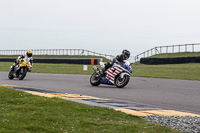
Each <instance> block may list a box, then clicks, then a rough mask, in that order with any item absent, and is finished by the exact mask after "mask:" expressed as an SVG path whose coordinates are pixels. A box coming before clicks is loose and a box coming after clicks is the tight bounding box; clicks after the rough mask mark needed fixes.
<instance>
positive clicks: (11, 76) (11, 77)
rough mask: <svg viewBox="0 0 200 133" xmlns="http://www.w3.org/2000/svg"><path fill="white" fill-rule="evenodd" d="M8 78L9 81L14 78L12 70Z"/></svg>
mask: <svg viewBox="0 0 200 133" xmlns="http://www.w3.org/2000/svg"><path fill="white" fill-rule="evenodd" d="M8 78H9V79H13V78H14V76H13V71H12V70H10V72H9V73H8Z"/></svg>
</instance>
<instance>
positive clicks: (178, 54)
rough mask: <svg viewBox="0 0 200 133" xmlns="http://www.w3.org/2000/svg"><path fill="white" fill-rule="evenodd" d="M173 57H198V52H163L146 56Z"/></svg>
mask: <svg viewBox="0 0 200 133" xmlns="http://www.w3.org/2000/svg"><path fill="white" fill-rule="evenodd" d="M174 57H200V52H181V53H165V54H157V55H153V56H150V57H148V58H174Z"/></svg>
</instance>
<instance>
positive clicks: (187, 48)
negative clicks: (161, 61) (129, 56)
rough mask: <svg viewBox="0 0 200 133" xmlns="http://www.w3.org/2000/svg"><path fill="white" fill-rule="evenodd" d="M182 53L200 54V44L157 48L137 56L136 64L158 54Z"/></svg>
mask: <svg viewBox="0 0 200 133" xmlns="http://www.w3.org/2000/svg"><path fill="white" fill-rule="evenodd" d="M180 52H200V43H197V44H182V45H171V46H159V47H155V48H152V49H150V50H147V51H145V52H143V53H141V54H138V55H136V56H135V62H137V61H139V60H140V58H145V57H149V56H153V55H156V54H163V53H180Z"/></svg>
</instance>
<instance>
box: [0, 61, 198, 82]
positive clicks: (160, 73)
mask: <svg viewBox="0 0 200 133" xmlns="http://www.w3.org/2000/svg"><path fill="white" fill-rule="evenodd" d="M11 65H12V63H11V62H0V71H7V72H8V71H9V68H10V66H11ZM92 67H93V66H92V65H88V70H87V71H83V65H76V64H45V63H34V66H33V71H32V72H33V73H60V74H88V75H91V74H92V73H93V72H94V71H93V69H92ZM99 68H100V67H99ZM132 68H133V73H132V76H134V77H151V78H152V77H153V78H169V79H184V80H200V63H190V64H169V65H143V64H139V63H136V64H133V65H132Z"/></svg>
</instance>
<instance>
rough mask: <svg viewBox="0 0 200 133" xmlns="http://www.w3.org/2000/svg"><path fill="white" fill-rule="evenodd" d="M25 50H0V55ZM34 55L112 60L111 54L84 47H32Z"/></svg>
mask: <svg viewBox="0 0 200 133" xmlns="http://www.w3.org/2000/svg"><path fill="white" fill-rule="evenodd" d="M26 51H27V50H0V55H23V54H25V53H26ZM32 52H33V54H34V55H93V56H102V57H105V58H108V59H110V60H112V59H113V58H114V56H113V55H107V54H101V53H96V52H93V51H89V50H85V49H32Z"/></svg>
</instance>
